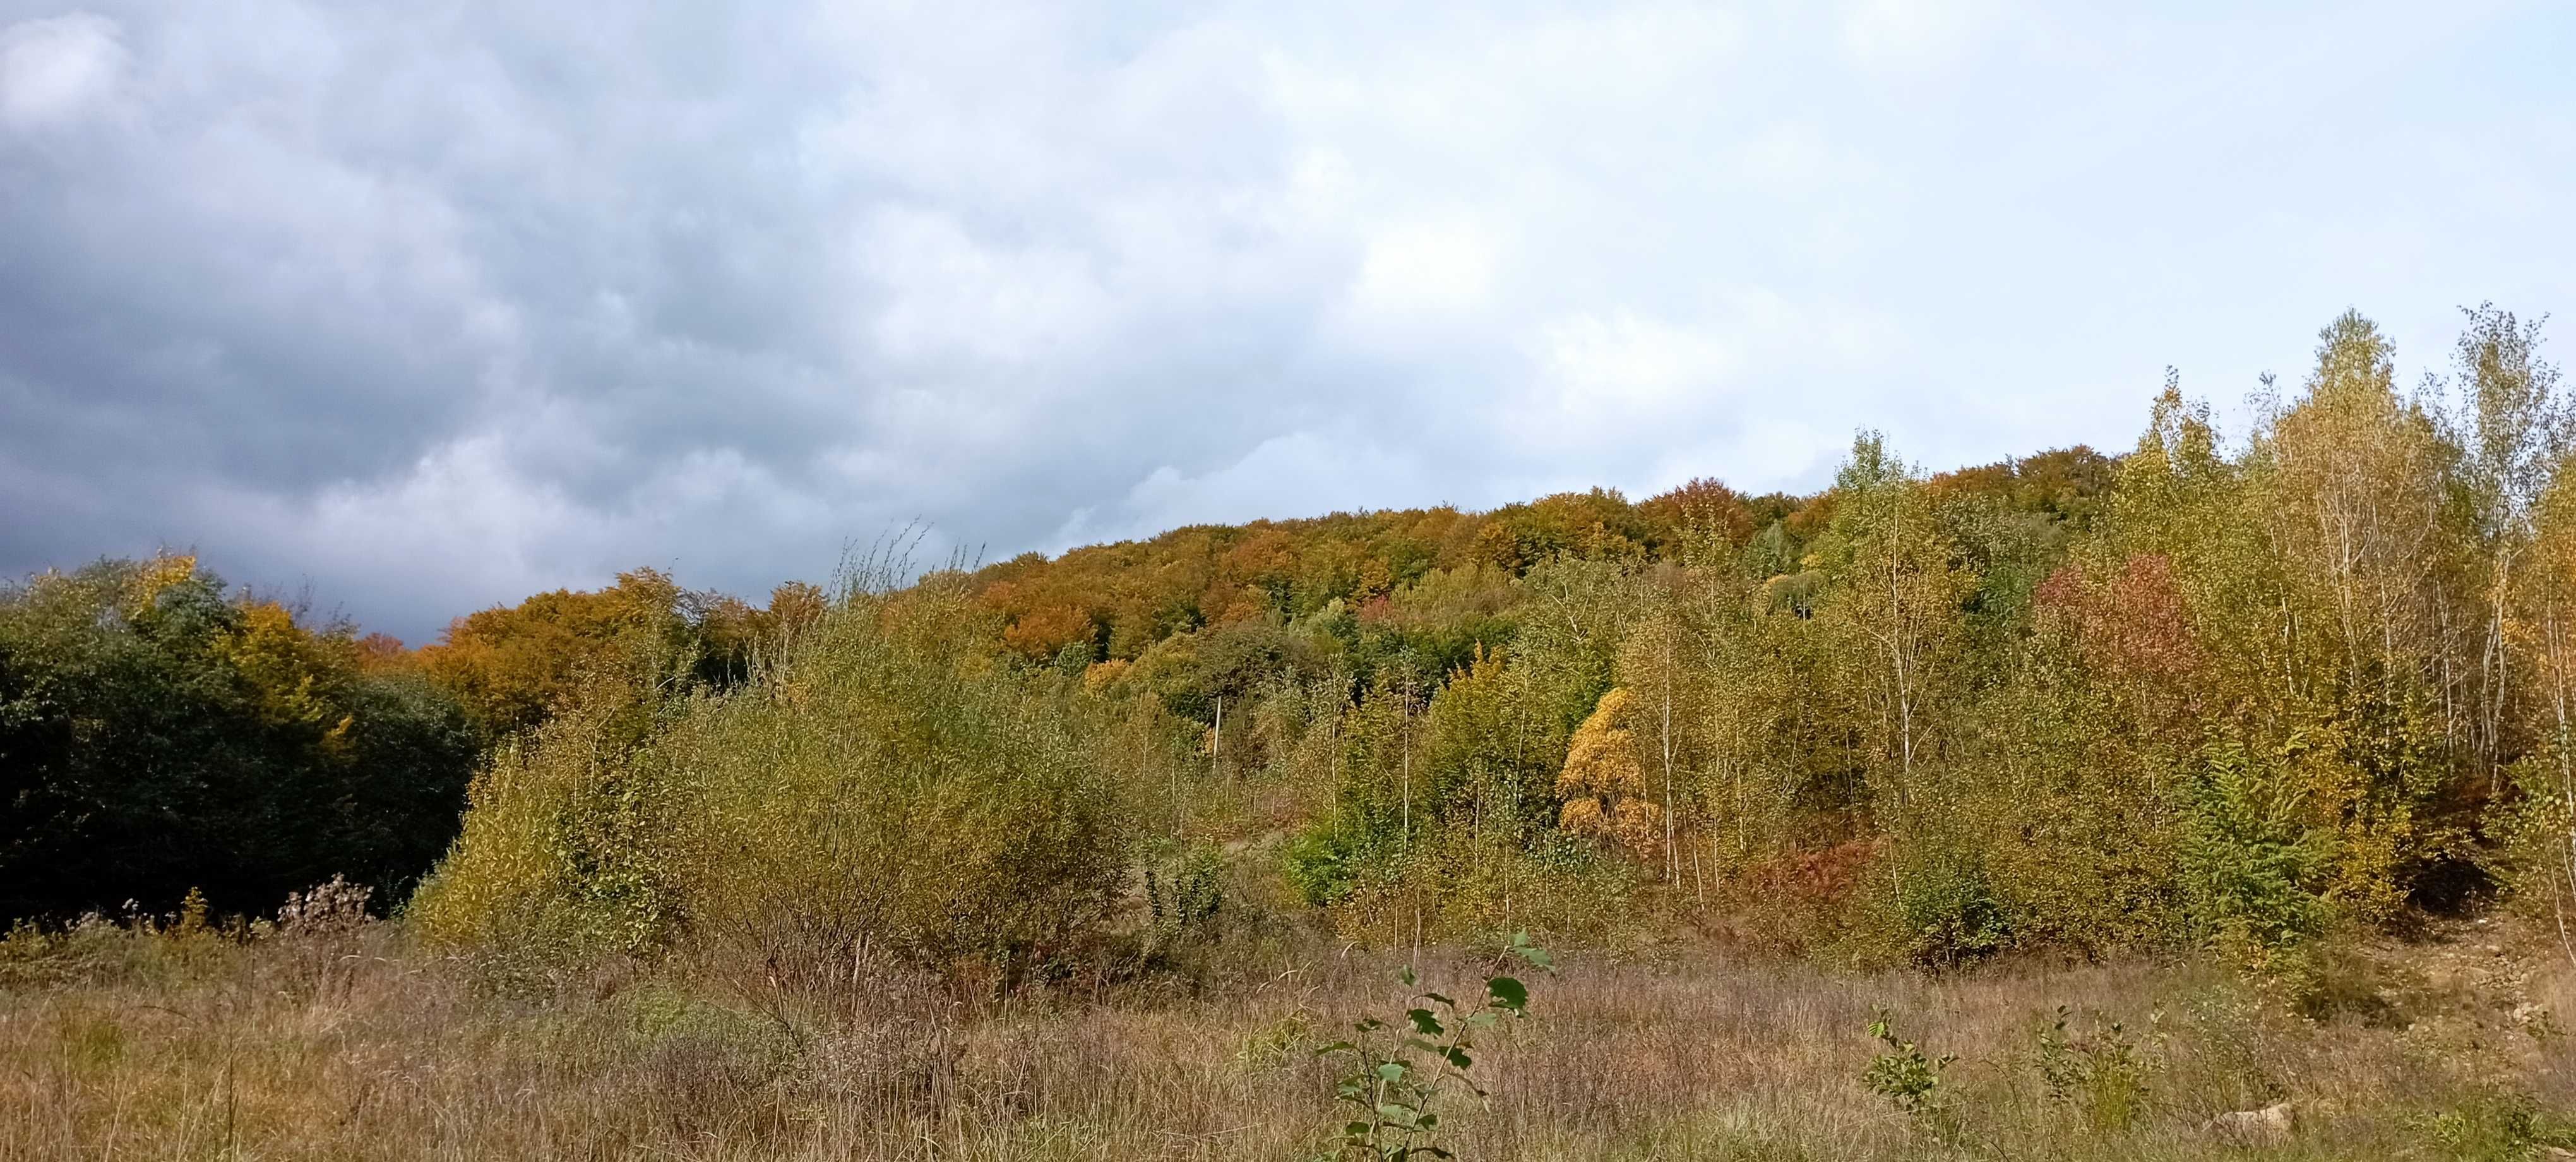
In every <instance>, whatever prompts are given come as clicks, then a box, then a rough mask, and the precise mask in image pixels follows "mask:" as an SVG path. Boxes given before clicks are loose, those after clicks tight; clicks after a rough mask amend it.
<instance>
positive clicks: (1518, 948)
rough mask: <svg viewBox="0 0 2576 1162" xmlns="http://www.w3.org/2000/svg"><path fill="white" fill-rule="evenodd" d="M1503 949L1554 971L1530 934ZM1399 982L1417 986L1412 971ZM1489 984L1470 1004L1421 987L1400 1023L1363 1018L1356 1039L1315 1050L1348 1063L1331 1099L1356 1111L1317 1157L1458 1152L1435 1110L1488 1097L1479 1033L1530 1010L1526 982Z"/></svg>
mask: <svg viewBox="0 0 2576 1162" xmlns="http://www.w3.org/2000/svg"><path fill="white" fill-rule="evenodd" d="M1506 953H1507V955H1509V956H1512V957H1517V958H1519V959H1520V960H1522V961H1524V962H1526V963H1528V964H1529V965H1530V966H1532V967H1534V968H1537V969H1539V970H1541V971H1545V972H1553V971H1555V962H1554V960H1553V959H1552V958H1551V957H1550V956H1549V955H1548V954H1547V951H1546V950H1545V949H1542V948H1539V947H1537V946H1535V945H1532V944H1531V943H1530V939H1529V933H1526V932H1522V933H1516V934H1514V935H1513V937H1512V942H1511V945H1510V947H1509V948H1508V949H1506ZM1398 979H1400V980H1402V981H1403V982H1404V984H1405V987H1407V988H1411V987H1413V986H1414V985H1416V984H1418V983H1419V978H1418V977H1417V976H1416V974H1415V973H1414V971H1413V969H1411V968H1407V969H1405V970H1404V971H1403V972H1402V973H1400V974H1398ZM1484 984H1485V993H1484V997H1483V999H1482V1000H1480V1001H1477V1002H1476V1003H1474V1004H1472V1005H1470V1004H1467V1003H1464V1002H1461V1001H1459V1000H1456V999H1454V998H1451V997H1448V996H1444V995H1442V994H1440V993H1436V992H1429V991H1424V992H1417V993H1415V994H1413V996H1412V997H1411V998H1410V1000H1411V1001H1412V1003H1413V1007H1411V1008H1408V1009H1406V1010H1405V1013H1404V1017H1403V1019H1402V1020H1401V1021H1396V1022H1388V1021H1381V1020H1379V1019H1377V1018H1375V1017H1363V1018H1361V1019H1360V1020H1359V1021H1358V1022H1356V1023H1354V1024H1353V1025H1352V1029H1353V1030H1354V1031H1355V1033H1356V1036H1354V1037H1352V1038H1351V1039H1350V1040H1347V1041H1336V1042H1334V1043H1332V1044H1330V1045H1326V1046H1324V1047H1323V1048H1321V1049H1318V1050H1316V1051H1315V1052H1316V1055H1317V1056H1321V1057H1328V1058H1338V1059H1341V1060H1344V1061H1346V1062H1347V1063H1348V1065H1349V1068H1348V1069H1347V1070H1345V1071H1344V1072H1343V1073H1342V1075H1341V1077H1340V1078H1339V1079H1338V1080H1337V1081H1336V1082H1335V1085H1334V1100H1335V1101H1336V1102H1337V1103H1339V1104H1340V1105H1343V1106H1347V1107H1350V1109H1351V1110H1352V1111H1353V1113H1354V1116H1353V1117H1352V1118H1351V1120H1350V1121H1348V1122H1345V1123H1344V1124H1343V1125H1342V1127H1341V1130H1340V1132H1339V1134H1337V1135H1336V1136H1335V1138H1334V1139H1333V1143H1332V1145H1331V1146H1330V1147H1328V1148H1327V1149H1325V1150H1324V1151H1323V1152H1321V1153H1319V1154H1317V1155H1316V1156H1315V1158H1316V1162H1333V1160H1337V1159H1363V1158H1364V1159H1374V1160H1376V1162H1405V1160H1407V1159H1413V1158H1451V1157H1455V1155H1453V1154H1451V1153H1450V1152H1449V1151H1448V1150H1446V1149H1444V1148H1442V1147H1441V1146H1440V1145H1439V1134H1440V1126H1441V1121H1440V1114H1439V1112H1438V1110H1436V1109H1435V1108H1433V1107H1435V1106H1438V1105H1443V1104H1445V1103H1446V1101H1447V1100H1449V1099H1452V1098H1454V1097H1455V1096H1456V1095H1457V1093H1458V1091H1460V1090H1464V1091H1465V1092H1466V1093H1467V1094H1469V1095H1472V1096H1474V1097H1478V1098H1482V1097H1484V1096H1485V1091H1484V1089H1483V1088H1482V1087H1480V1086H1478V1085H1477V1084H1476V1080H1475V1078H1476V1075H1475V1068H1476V1057H1475V1049H1476V1045H1475V1036H1476V1034H1477V1033H1478V1032H1479V1031H1481V1030H1484V1029H1488V1028H1491V1027H1493V1026H1494V1025H1496V1024H1498V1023H1499V1022H1501V1021H1502V1020H1503V1019H1504V1018H1506V1017H1509V1018H1511V1019H1514V1020H1518V1019H1521V1018H1524V1017H1527V1016H1528V1015H1529V986H1527V985H1526V984H1524V983H1522V982H1521V980H1520V979H1519V978H1517V977H1512V976H1502V975H1496V976H1489V977H1486V978H1485V982H1484Z"/></svg>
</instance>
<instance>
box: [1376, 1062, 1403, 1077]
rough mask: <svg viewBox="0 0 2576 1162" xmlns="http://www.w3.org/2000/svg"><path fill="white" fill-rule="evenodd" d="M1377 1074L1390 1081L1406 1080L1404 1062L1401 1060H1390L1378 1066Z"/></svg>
mask: <svg viewBox="0 0 2576 1162" xmlns="http://www.w3.org/2000/svg"><path fill="white" fill-rule="evenodd" d="M1377 1075H1378V1076H1379V1077H1383V1078H1385V1079H1387V1080H1388V1081H1402V1080H1404V1063H1403V1062H1401V1061H1389V1062H1387V1063H1385V1064H1383V1065H1380V1066H1378V1067H1377Z"/></svg>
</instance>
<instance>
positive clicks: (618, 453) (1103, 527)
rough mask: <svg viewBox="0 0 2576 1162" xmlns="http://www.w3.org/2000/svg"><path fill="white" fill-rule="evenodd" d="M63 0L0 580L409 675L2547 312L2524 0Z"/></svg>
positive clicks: (2048, 407)
mask: <svg viewBox="0 0 2576 1162" xmlns="http://www.w3.org/2000/svg"><path fill="white" fill-rule="evenodd" d="M86 2H88V3H89V4H90V9H89V10H86V11H72V12H67V11H64V10H63V9H61V8H58V7H50V6H46V5H44V4H42V3H31V2H30V0H0V490H5V495H7V496H8V497H9V498H10V502H9V508H8V510H7V514H6V515H5V517H0V573H18V572H24V571H27V570H31V569H34V568H37V567H41V566H44V565H47V564H61V563H70V562H75V561H78V560H82V559H85V558H89V557H92V556H96V555H99V554H103V553H134V552H141V551H148V550H149V549H151V548H152V547H153V546H154V545H155V544H156V543H161V542H168V543H174V544H183V545H194V546H196V547H198V548H199V549H200V550H201V551H203V552H204V553H205V555H206V556H207V557H208V558H209V559H211V560H212V561H214V562H215V563H216V564H217V565H218V566H219V567H221V568H223V569H225V570H226V571H227V572H229V573H231V574H232V575H234V576H236V577H238V578H240V579H242V580H246V581H255V582H259V583H262V584H270V585H290V586H291V585H295V584H299V583H304V582H310V583H311V585H312V586H313V588H314V590H315V591H316V592H317V593H319V594H321V595H323V596H324V598H325V599H326V600H336V601H339V602H343V603H345V604H346V606H347V608H348V609H349V611H350V612H352V613H354V614H356V615H357V616H359V617H360V618H361V619H363V620H366V621H368V622H369V623H371V624H375V625H379V626H382V627H384V628H389V629H392V630H395V631H396V632H399V633H402V634H404V635H406V636H410V637H414V638H418V637H421V636H425V635H427V634H430V633H434V632H435V631H436V629H437V628H438V627H439V626H440V625H442V624H443V623H444V622H445V620H446V619H447V618H448V617H450V616H452V615H454V614H456V613H459V612H463V611H466V610H470V609H473V608H476V607H479V606H482V605H486V604H489V603H493V602H498V601H506V600H514V599H516V598H517V597H519V596H521V595H523V594H525V593H526V592H528V591H530V590H531V589H535V588H540V587H551V586H555V585H595V584H600V583H603V582H605V581H606V580H607V579H608V578H609V577H610V576H611V575H612V574H613V573H614V572H615V571H616V570H618V569H622V568H630V567H633V566H636V565H639V564H653V565H660V566H666V567H675V568H678V569H679V571H680V572H681V574H682V576H683V578H684V580H686V581H688V582H689V583H691V584H704V585H717V586H723V587H727V588H731V589H735V590H738V591H746V592H754V593H756V592H760V591H764V590H765V589H766V588H767V587H768V586H769V585H770V584H772V583H774V582H776V581H777V580H780V579H782V578H786V577H793V576H805V577H812V576H816V575H819V574H821V573H823V572H825V571H827V570H828V569H830V568H831V567H832V565H833V563H834V562H835V561H836V560H837V559H838V558H839V555H840V552H841V549H842V547H843V546H844V545H845V544H847V543H849V542H851V541H854V540H855V541H859V542H862V543H864V542H866V541H867V540H869V539H871V538H872V537H875V536H876V535H878V534H880V533H882V532H884V531H886V530H888V529H891V528H896V527H900V526H902V525H903V524H904V523H905V522H908V521H911V520H914V519H916V518H919V519H924V520H927V521H929V522H930V523H931V524H932V526H933V527H934V528H935V529H936V530H937V531H936V533H935V538H936V539H935V540H934V542H933V543H932V544H930V545H926V546H925V552H929V553H932V554H945V553H947V552H949V551H951V550H962V551H965V552H967V553H969V554H970V555H972V554H976V553H981V554H983V555H984V556H987V557H996V556H1007V555H1010V554H1013V553H1016V552H1019V551H1022V550H1024V549H1028V548H1033V547H1044V548H1057V547H1063V546H1065V545H1067V544H1070V543H1074V542H1076V541H1079V540H1083V539H1088V538H1094V537H1114V536H1131V535H1142V534H1147V533H1151V532H1153V531H1156V530H1158V529H1160V528H1162V527H1165V526H1167V525H1170V524H1173V523H1178V522H1184V521H1200V520H1237V519H1244V518H1247V517H1252V516H1256V515H1272V516H1295V515H1301V514H1309V513H1315V512H1321V511H1326V510H1330V509H1335V508H1359V507H1394V506H1402V505H1414V504H1431V503H1440V502H1454V503H1457V504H1461V505H1466V506H1470V507H1483V506H1490V505H1493V504H1499V503H1503V502H1506V501H1510V500H1514V499H1521V498H1524V497H1527V496H1530V495H1534V494H1536V493H1540V492H1545V491H1550V490H1554V489H1559V488H1569V487H1583V486H1588V485H1591V484H1605V485H1612V486H1617V487H1621V488H1625V489H1628V490H1629V491H1631V492H1633V493H1640V494H1642V493H1648V492H1652V491H1654V490H1657V489H1660V488H1663V487H1668V486H1670V485H1672V484H1675V483H1679V482H1680V481H1681V480H1683V479H1687V478H1688V477H1690V476H1696V475H1715V476H1719V477H1723V478H1726V479H1728V480H1729V481H1730V482H1732V483H1735V484H1737V485H1739V486H1742V487H1747V488H1752V489H1756V490H1761V489H1770V488H1792V489H1804V488H1812V487H1816V486H1817V485H1819V484H1821V483H1823V482H1824V481H1825V480H1826V479H1828V478H1829V476H1830V472H1831V468H1832V464H1833V462H1834V460H1835V458H1836V457H1837V456H1839V455H1840V454H1841V451H1842V449H1843V448H1844V447H1846V446H1847V444H1848V441H1849V437H1850V433H1851V430H1852V429H1853V428H1854V427H1856V426H1860V425H1863V424H1867V425H1871V426H1877V427H1883V428H1885V429H1887V430H1888V431H1889V433H1890V435H1891V437H1892V438H1893V439H1894V440H1895V441H1896V443H1897V444H1898V446H1899V448H1900V450H1901V451H1903V452H1904V453H1905V454H1906V455H1908V456H1909V457H1910V458H1914V459H1919V460H1924V461H1927V462H1931V463H1934V464H1946V463H1959V462H1964V461H1971V460H1982V459H1991V458H1994V457H1997V456H2001V455H2005V454H2008V453H2012V452H2020V451H2029V450H2032V449H2034V448H2037V447H2043V446H2047V445H2051V444H2059V443H2065V442H2070V441H2074V440H2090V441H2094V442H2096V443H2108V444H2114V445H2119V444H2125V443H2126V442H2127V441H2128V439H2129V438H2130V436H2131V434H2133V432H2134V429H2135V426H2136V424H2137V423H2138V422H2139V420H2140V418H2141V417H2142V415H2143V409H2144V404H2145V400H2146V399H2147V398H2148V396H2149V395H2150V394H2151V393H2152V391H2153V390H2154V388H2155V386H2156V385H2157V383H2158V382H2159V381H2160V373H2161V370H2162V368H2163V367H2164V366H2165V365H2166V364H2168V363H2173V364H2180V365H2182V366H2183V368H2184V370H2185V372H2186V375H2187V377H2190V378H2187V382H2192V383H2195V384H2198V383H2203V382H2206V383H2207V384H2208V389H2209V390H2210V391H2211V392H2212V393H2213V394H2217V395H2220V396H2222V397H2225V396H2227V395H2230V394H2232V393H2233V392H2234V391H2235V390H2236V388H2237V386H2238V385H2240V384H2241V383H2242V382H2244V381H2246V380H2248V379H2250V376H2251V375H2252V374H2253V372H2255V371H2259V370H2262V369H2264V368H2265V367H2274V368H2289V367H2291V366H2292V365H2294V364H2295V363H2296V362H2297V361H2298V360H2299V359H2301V358H2302V357H2303V356H2304V353H2305V350H2306V347H2307V336H2308V334H2309V333H2310V332H2311V331H2312V330H2313V329H2314V327H2315V326H2316V325H2317V323H2318V322H2320V321H2322V320H2323V319H2324V318H2326V317H2330V316H2331V315H2332V314H2334V313H2335V312H2336V311H2339V310H2341V309H2342V308H2343V307H2344V306H2345V305H2347V304H2350V303H2356V302H2357V303H2359V304H2361V305H2362V306H2363V307H2364V308H2365V309H2369V310H2374V311H2377V312H2379V313H2381V314H2382V316H2383V321H2384V322H2387V323H2388V324H2390V327H2391V330H2392V331H2393V332H2395V333H2396V334H2398V336H2399V337H2400V340H2401V342H2402V343H2404V344H2406V347H2405V349H2406V350H2409V351H2415V352H2419V353H2422V354H2426V355H2433V356H2436V357H2438V355H2439V353H2440V352H2441V351H2442V350H2444V349H2445V345H2444V342H2443V339H2444V335H2443V334H2442V332H2443V331H2444V330H2445V329H2447V328H2448V327H2449V326H2450V325H2451V322H2450V319H2449V316H2448V311H2449V308H2450V306H2451V305H2452V301H2451V300H2452V299H2453V298H2455V297H2470V298H2477V297H2489V296H2492V297H2495V298H2497V299H2498V300H2499V301H2504V302H2508V303H2509V304H2511V305H2515V306H2517V307H2518V308H2520V309H2524V310H2527V311H2533V312H2537V311H2541V310H2548V309H2551V308H2553V307H2562V308H2563V307H2564V305H2565V304H2564V302H2562V301H2559V300H2562V299H2564V298H2566V297H2567V293H2566V292H2567V291H2568V289H2569V283H2568V280H2569V279H2570V278H2576V275H2571V274H2570V273H2569V272H2568V268H2567V266H2566V264H2564V263H2552V262H2547V261H2544V260H2543V259H2544V256H2543V255H2542V253H2541V251H2543V250H2545V249H2546V248H2533V247H2530V246H2529V245H2527V244H2521V245H2516V244H2512V243H2511V240H2515V239H2530V238H2543V237H2552V236H2554V235H2553V234H2552V233H2551V231H2553V230H2555V229H2556V228H2557V224H2556V221H2555V219H2554V218H2553V217H2551V215H2552V213H2553V212H2554V207H2555V206H2556V205H2558V204H2560V203H2563V202H2564V201H2565V200H2566V198H2565V195H2566V194H2567V193H2568V192H2569V190H2570V189H2571V188H2572V187H2576V172H2571V171H2576V160H2571V157H2570V154H2569V153H2568V150H2567V149H2566V148H2565V146H2566V145H2567V143H2568V142H2569V141H2571V140H2576V134H2571V133H2570V132H2569V130H2568V122H2567V120H2566V117H2565V115H2564V113H2563V110H2564V109H2566V108H2569V107H2576V94H2572V93H2571V92H2570V91H2569V88H2568V85H2569V82H2567V81H2566V80H2565V79H2564V78H2563V76H2561V72H2562V70H2558V69H2556V68H2555V64H2554V62H2552V61H2549V60H2547V59H2545V57H2546V54H2545V53H2541V54H2537V55H2535V54H2534V52H2533V51H2532V50H2531V46H2534V45H2539V44H2545V43H2551V42H2552V39H2553V34H2559V33H2563V32H2564V31H2565V30H2564V27H2563V25H2564V21H2565V17H2563V16H2561V15H2557V14H2554V13H2551V12H2546V11H2540V10H2537V9H2533V10H2518V9H2515V8H2512V7H2510V6H2501V7H2496V8H2491V9H2478V10H2476V11H2458V12H2452V11H2446V12H2445V13H2444V14H2443V15H2441V16H2440V18H2439V19H2435V18H2433V17H2430V16H2424V15H2420V14H2416V13H2414V12H2413V10H2410V9H2407V8H2404V7H2402V6H2391V7H2388V8H2386V9H2384V10H2382V11H2381V12H2379V13H2378V15H2377V16H2376V17H2374V18H2373V19H2367V20H2350V19H2343V18H2340V17H2339V16H2337V15H2336V14H2334V13H2331V12H2326V11H2323V10H2319V11H2316V12H2305V13H2303V12H2292V11H2283V12H2269V11H2267V12H2266V13H2264V14H2260V15H2259V16H2237V17H2227V18H2219V17H2209V16H2195V15H2189V14H2181V15H2175V14H2159V13H2141V14H2130V15H2128V16H2125V17H2121V18H2118V19H2112V18H2109V17H2099V18H2084V17H2080V16H2079V15H2078V14H2073V13H2041V12H2036V11H2023V10H2019V9H2008V8H2006V7H2004V6H2002V5H2001V4H2000V3H1991V2H1987V0H1952V2H1945V3H1937V4H1887V3H1876V2H1867V3H1858V4H1850V5H1842V6H1807V5H1758V4H1747V5H1702V4H1666V3H1656V2H1651V0H1613V2H1611V3H1606V4H1600V5H1589V6H1583V7H1580V8H1576V7H1549V6H1538V7H1518V6H1506V7H1502V8H1496V7H1494V6H1490V5H1465V4H1456V5H1451V4H1434V5H1429V6H1412V7H1407V8H1403V9H1386V8H1383V7H1382V6H1370V7H1363V6H1359V5H1344V4H1339V3H1327V4H1325V5H1323V6H1322V7H1313V6H1308V7H1287V8H1283V7H1276V6H1273V7H1261V6H1243V5H1216V6H1203V7H1197V8H1191V9H1186V10H1181V9H1159V8H1156V7H1154V6H1146V7H1143V8H1138V7H1135V6H1099V7H1087V6H1083V5H1063V4H1039V3H1016V2H1008V0H1006V2H1003V3H996V4H987V5H980V6H977V7H975V8H973V9H971V10H961V9H957V8H955V7H954V6H938V5H881V6H866V5H839V4H819V3H813V4H809V3H790V4H788V5H786V6H784V7H771V8H766V9H762V10H758V11H751V10H736V9H730V8H725V7H722V6H697V7H692V8H651V7H648V8H646V9H641V10H637V9H628V8H618V9H614V10H612V9H609V8H607V7H605V6H602V5H599V4H596V3H593V2H590V0H568V2H566V3H560V4H546V5H504V4H499V3H492V2H489V0H469V2H467V3H462V4H452V5H428V6H422V5H414V6H391V7H387V6H381V5H376V6H363V5H362V6H345V5H343V6H330V5H309V4H305V3H301V2H298V0H240V2H238V3H234V4H226V5H209V4H202V3H189V2H183V0H86ZM2043 17H2045V19H2043ZM2556 39H2557V40H2563V39H2564V37H2563V35H2557V36H2556ZM2468 62H2479V63H2477V64H2476V65H2475V67H2471V65H2470V64H2469V63H2468ZM2254 64H2261V65H2263V66H2264V67H2263V68H2262V69H2253V68H2250V67H2249V66H2250V65H2254ZM2249 77H2256V78H2259V83H2258V82H2257V81H2252V80H2247V79H2246V78H2249ZM2462 125H2467V126H2472V127H2473V128H2472V129H2471V130H2461V129H2459V127H2460V126H2462ZM2463 166H2467V167H2469V168H2470V169H2474V170H2475V172H2476V174H2477V177H2478V180H2477V181H2474V182H2470V181H2464V180H2461V179H2460V177H2459V175H2460V174H2462V173H2464V172H2468V170H2466V169H2463V168H2462V167H2463ZM2362 173H2366V174H2367V175H2368V176H2367V180H2361V179H2360V178H2357V177H2356V176H2355V175H2356V174H2362ZM2552 195H2556V196H2552ZM2435 274H2438V275H2439V276H2440V279H2439V280H2437V281H2438V285H2439V288H2440V289H2438V290H2435V291H2428V290H2426V289H2425V286H2426V284H2427V279H2428V278H2431V277H2432V276H2433V275H2435Z"/></svg>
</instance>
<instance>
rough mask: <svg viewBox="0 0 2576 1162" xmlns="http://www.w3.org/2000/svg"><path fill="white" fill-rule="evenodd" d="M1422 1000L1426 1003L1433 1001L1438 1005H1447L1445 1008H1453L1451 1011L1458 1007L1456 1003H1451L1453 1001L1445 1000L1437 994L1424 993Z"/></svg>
mask: <svg viewBox="0 0 2576 1162" xmlns="http://www.w3.org/2000/svg"><path fill="white" fill-rule="evenodd" d="M1422 999H1423V1000H1426V1001H1435V1002H1438V1003H1440V1004H1444V1005H1447V1006H1449V1007H1450V1008H1453V1009H1454V1008H1457V1007H1458V1002H1456V1001H1453V1000H1450V999H1449V998H1447V997H1444V996H1441V995H1440V994H1438V993H1424V994H1422Z"/></svg>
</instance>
